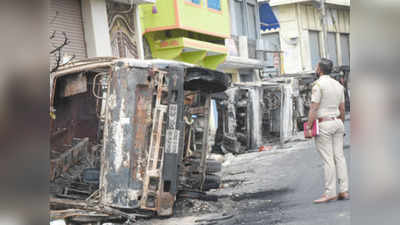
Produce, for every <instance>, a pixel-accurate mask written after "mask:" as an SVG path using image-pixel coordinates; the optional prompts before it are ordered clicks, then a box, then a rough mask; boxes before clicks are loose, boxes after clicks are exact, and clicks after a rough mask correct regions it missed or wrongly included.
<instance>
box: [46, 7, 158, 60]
mask: <svg viewBox="0 0 400 225" xmlns="http://www.w3.org/2000/svg"><path fill="white" fill-rule="evenodd" d="M154 2H155V0H50V1H49V17H48V22H49V33H50V37H51V38H50V41H49V44H50V49H54V48H56V47H57V46H60V45H62V44H63V43H64V42H68V44H66V45H65V46H64V47H63V48H62V50H61V51H60V56H61V57H60V59H61V62H60V63H61V64H62V63H64V62H66V61H69V60H70V59H73V60H81V59H85V58H88V57H112V56H114V57H131V58H143V47H142V38H141V36H142V34H141V29H139V27H140V26H138V24H139V14H138V9H139V7H138V6H139V5H140V4H148V3H154ZM56 56H57V55H55V54H52V55H50V59H49V61H50V67H54V65H55V64H56V61H57V57H56Z"/></svg>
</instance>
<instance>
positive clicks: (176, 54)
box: [139, 0, 230, 69]
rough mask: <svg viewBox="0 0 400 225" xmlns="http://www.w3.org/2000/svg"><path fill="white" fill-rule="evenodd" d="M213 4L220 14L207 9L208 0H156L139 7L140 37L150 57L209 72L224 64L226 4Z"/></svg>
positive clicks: (227, 23)
mask: <svg viewBox="0 0 400 225" xmlns="http://www.w3.org/2000/svg"><path fill="white" fill-rule="evenodd" d="M209 1H211V0H209ZM212 1H213V2H215V1H219V6H220V9H219V10H218V9H212V8H209V7H208V2H207V0H157V2H156V3H155V4H148V5H141V6H139V7H140V10H139V12H140V21H141V29H142V33H143V34H144V37H145V38H146V41H147V43H148V44H149V47H150V50H151V53H152V57H153V58H160V59H170V60H178V61H183V62H187V63H192V64H196V65H200V66H203V67H206V68H210V69H216V68H217V66H218V65H219V64H221V63H223V62H224V61H225V58H226V56H227V49H226V47H225V38H229V37H230V18H229V9H228V1H227V0H212ZM198 2H199V4H197V3H198Z"/></svg>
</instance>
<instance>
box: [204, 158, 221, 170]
mask: <svg viewBox="0 0 400 225" xmlns="http://www.w3.org/2000/svg"><path fill="white" fill-rule="evenodd" d="M221 169H222V165H221V163H220V162H218V161H216V160H214V159H207V173H218V172H220V171H221Z"/></svg>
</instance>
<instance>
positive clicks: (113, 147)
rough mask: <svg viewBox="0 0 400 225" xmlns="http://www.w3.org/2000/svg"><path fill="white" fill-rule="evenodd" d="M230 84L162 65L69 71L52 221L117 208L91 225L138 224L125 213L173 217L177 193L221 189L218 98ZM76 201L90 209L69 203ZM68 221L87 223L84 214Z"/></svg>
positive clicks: (59, 104) (56, 114)
mask: <svg viewBox="0 0 400 225" xmlns="http://www.w3.org/2000/svg"><path fill="white" fill-rule="evenodd" d="M227 80H228V79H227V76H226V75H225V74H223V73H221V72H217V71H212V70H207V69H203V68H196V67H192V66H191V65H187V64H182V63H177V62H172V61H162V60H150V61H137V60H131V59H119V60H114V59H110V58H103V59H94V60H93V61H90V60H87V61H81V62H78V63H76V64H72V65H68V66H65V67H63V68H61V69H60V70H59V71H58V72H57V73H56V74H54V75H53V76H52V82H51V84H52V89H51V90H52V92H51V93H52V94H51V112H50V114H51V127H50V131H51V133H52V137H51V171H50V183H51V187H52V188H51V190H50V194H51V196H52V198H51V199H50V206H51V209H52V210H53V214H52V215H59V212H60V209H63V210H64V211H65V207H67V206H66V205H69V206H71V204H72V205H74V206H77V205H79V204H89V205H90V203H94V202H95V203H96V204H97V205H101V206H103V209H106V207H111V209H109V210H108V211H107V212H108V214H107V213H104V212H103V213H102V214H101V215H100V214H99V213H98V214H95V215H92V216H87V215H86V214H85V215H86V217H84V219H83V220H84V221H86V222H87V221H90V218H92V219H93V218H94V217H96V219H97V220H95V219H93V220H95V221H107V220H109V219H110V218H111V219H112V218H113V217H110V214H111V215H113V213H112V212H114V214H115V213H116V212H118V213H116V214H117V215H118V216H119V217H121V216H122V217H123V218H124V219H125V220H126V219H132V218H131V217H129V216H127V215H132V214H129V213H126V211H129V212H130V213H132V210H135V209H140V210H147V211H150V212H155V213H157V214H158V215H162V216H169V215H172V214H173V204H174V202H175V199H176V196H177V193H178V192H181V191H185V192H204V191H206V190H209V189H211V188H218V187H219V183H220V178H219V177H218V176H216V175H214V173H216V172H219V170H220V169H221V165H220V164H219V163H217V162H215V161H212V160H208V159H207V154H208V149H209V148H210V143H208V141H207V140H208V136H209V134H208V121H209V107H210V94H211V93H213V92H216V91H221V90H224V89H226V87H227V85H228V84H227ZM211 83H212V84H213V86H211V85H210V84H211ZM189 96H192V97H191V98H189ZM187 98H189V99H191V101H185V99H187ZM89 128H90V129H89ZM71 174H72V176H71ZM66 177H67V179H66ZM61 198H64V199H61ZM71 199H76V200H77V201H78V200H80V201H82V200H84V201H83V202H80V203H79V204H78V203H68V204H65V201H67V200H68V201H71ZM63 200H64V201H63ZM63 202H64V203H63ZM78 208H79V207H78ZM89 208H90V207H89ZM86 209H88V207H86ZM54 210H56V211H54ZM57 210H58V211H57ZM92 210H94V211H96V210H95V209H93V208H92ZM104 215H107V216H104ZM102 216H104V217H102ZM114 216H115V215H114ZM99 217H100V219H99ZM63 218H69V219H71V220H74V221H77V222H82V215H81V216H76V215H75V216H71V215H69V216H65V215H64V217H63ZM79 219H80V220H79Z"/></svg>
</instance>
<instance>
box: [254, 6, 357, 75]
mask: <svg viewBox="0 0 400 225" xmlns="http://www.w3.org/2000/svg"><path fill="white" fill-rule="evenodd" d="M259 4H260V8H261V7H266V8H267V7H270V8H271V10H272V13H273V15H274V16H275V17H276V18H277V22H278V23H279V25H278V26H275V27H273V28H270V29H265V30H264V31H262V32H261V38H262V39H263V40H264V43H269V44H268V45H269V46H270V47H272V48H274V49H280V50H281V51H282V67H283V69H282V70H283V71H282V73H287V74H296V73H308V72H313V71H314V70H315V68H316V65H317V62H318V61H319V59H320V58H321V57H322V56H323V55H326V56H327V57H328V58H329V59H331V60H332V61H333V62H334V65H335V66H342V65H350V0H336V1H334V0H327V1H326V28H327V44H326V45H325V42H324V37H323V32H322V27H321V14H320V10H319V5H320V4H319V1H305V0H297V1H295V0H270V1H269V2H265V1H260V2H259ZM265 5H267V6H265ZM265 13H271V12H267V11H265Z"/></svg>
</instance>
